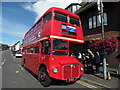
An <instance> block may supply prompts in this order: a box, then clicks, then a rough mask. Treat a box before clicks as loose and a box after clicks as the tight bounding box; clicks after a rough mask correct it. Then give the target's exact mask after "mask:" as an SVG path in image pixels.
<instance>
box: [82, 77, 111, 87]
mask: <svg viewBox="0 0 120 90" xmlns="http://www.w3.org/2000/svg"><path fill="white" fill-rule="evenodd" d="M81 79H82V80H85V81H88V82H91V83H94V84H97V85H99V86H103V87H105V88H111V87H108V86H105V85H103V84H100V83H97V82H94V81H91V80H88V79H85V78H81Z"/></svg>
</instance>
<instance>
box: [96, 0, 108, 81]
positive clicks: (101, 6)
mask: <svg viewBox="0 0 120 90" xmlns="http://www.w3.org/2000/svg"><path fill="white" fill-rule="evenodd" d="M97 6H98V11H99V12H100V14H101V15H100V16H101V27H102V28H101V29H102V33H101V34H102V40H104V38H105V35H104V16H103V4H102V0H98V2H97ZM103 71H104V74H103V75H104V76H103V77H104V79H107V67H106V57H105V50H103Z"/></svg>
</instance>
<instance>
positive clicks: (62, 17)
mask: <svg viewBox="0 0 120 90" xmlns="http://www.w3.org/2000/svg"><path fill="white" fill-rule="evenodd" d="M54 19H55V20H58V21H62V22H67V15H64V14H62V13H58V12H55V15H54Z"/></svg>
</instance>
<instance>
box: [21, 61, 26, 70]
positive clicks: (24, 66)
mask: <svg viewBox="0 0 120 90" xmlns="http://www.w3.org/2000/svg"><path fill="white" fill-rule="evenodd" d="M22 66H23V68H24V69H25V68H26V65H25V60H24V62H23V65H22Z"/></svg>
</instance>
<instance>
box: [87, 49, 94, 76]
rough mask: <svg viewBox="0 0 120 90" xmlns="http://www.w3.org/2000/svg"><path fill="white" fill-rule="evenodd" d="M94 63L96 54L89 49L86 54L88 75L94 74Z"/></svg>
mask: <svg viewBox="0 0 120 90" xmlns="http://www.w3.org/2000/svg"><path fill="white" fill-rule="evenodd" d="M93 62H94V54H93V53H92V51H91V50H90V49H88V50H87V54H86V63H87V73H91V74H94V70H93Z"/></svg>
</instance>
